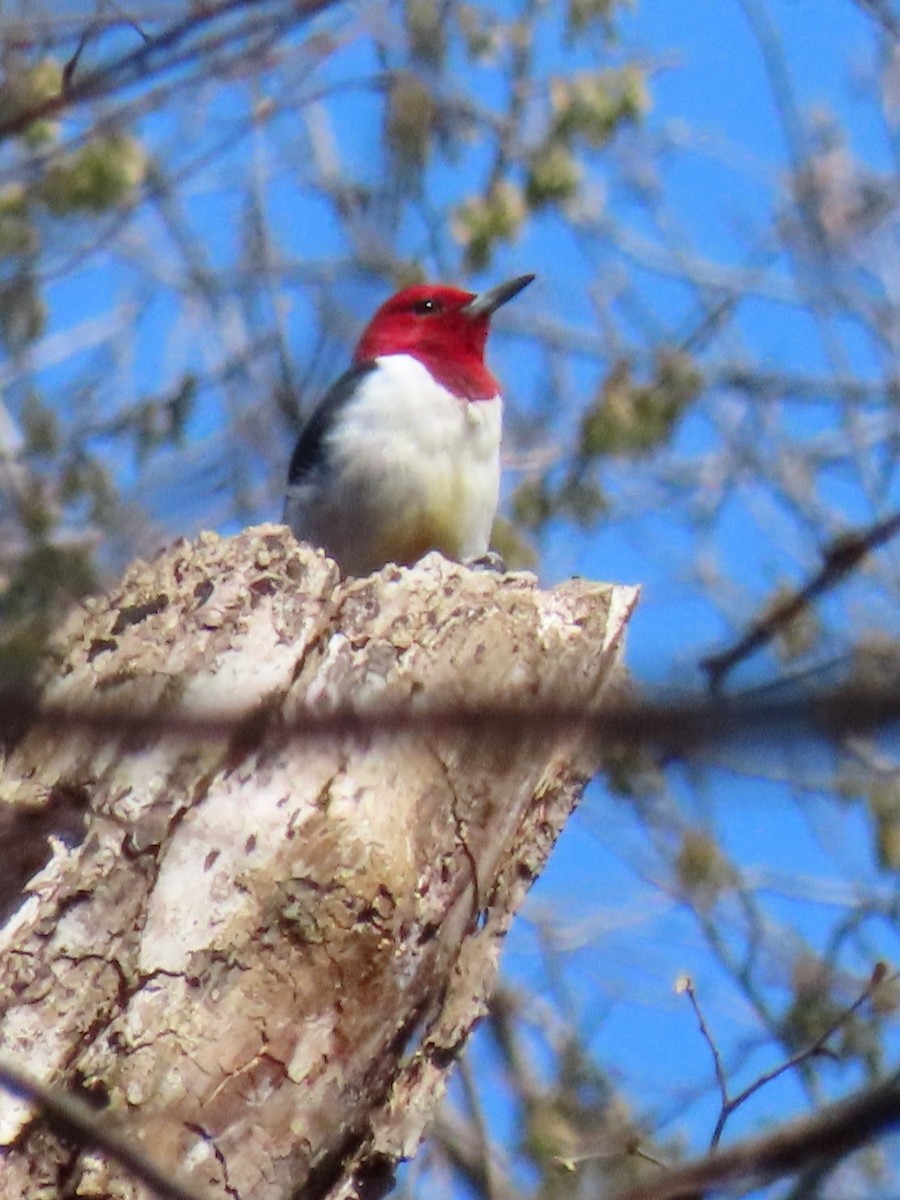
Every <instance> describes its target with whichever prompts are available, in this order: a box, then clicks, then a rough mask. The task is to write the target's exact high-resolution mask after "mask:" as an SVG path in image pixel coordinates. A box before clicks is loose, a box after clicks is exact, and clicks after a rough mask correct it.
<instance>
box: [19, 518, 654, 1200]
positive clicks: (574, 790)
mask: <svg viewBox="0 0 900 1200" xmlns="http://www.w3.org/2000/svg"><path fill="white" fill-rule="evenodd" d="M635 599H636V593H635V591H634V589H631V588H617V587H611V586H607V585H599V584H591V583H586V582H581V581H574V582H571V583H568V584H565V585H563V586H561V587H558V588H556V589H554V590H553V591H548V592H543V591H540V590H538V588H537V586H536V581H535V580H534V578H533V577H532V576H530V575H522V574H514V575H506V576H496V575H492V574H490V573H484V572H475V571H471V570H469V569H467V568H465V567H462V566H460V565H457V564H454V563H450V562H447V561H446V560H444V559H442V558H440V557H439V556H437V555H432V556H429V557H428V558H427V559H425V560H424V561H423V563H421V564H420V565H419V566H418V567H416V568H414V569H411V570H399V569H396V568H386V569H385V570H384V571H382V572H381V573H380V574H378V575H375V576H372V577H371V578H368V579H361V580H350V581H341V580H340V578H339V576H338V573H337V570H336V568H335V566H334V564H333V563H331V562H330V561H329V560H328V559H326V558H325V557H324V556H322V555H321V554H320V553H316V552H313V551H311V550H309V549H308V548H306V547H304V546H301V545H298V544H297V543H296V542H295V541H294V539H293V538H292V537H291V536H290V534H289V533H288V532H287V531H286V530H284V529H282V528H280V527H274V526H271V527H261V528H258V529H252V530H248V531H246V532H245V533H243V534H241V535H240V536H238V537H236V538H232V539H220V538H218V537H215V536H213V535H210V534H207V535H203V536H201V537H200V538H199V539H198V540H197V541H195V542H193V543H187V542H180V543H178V544H176V545H175V546H174V547H172V548H170V549H169V550H167V551H166V552H164V553H163V554H162V555H160V556H159V557H158V558H157V559H156V560H155V561H153V562H151V563H143V562H138V563H136V564H135V565H134V566H132V567H131V569H130V570H129V571H128V573H127V574H126V576H125V578H124V580H123V582H122V584H121V586H119V587H118V588H117V589H116V590H115V591H113V592H112V593H111V594H109V595H108V596H106V597H104V598H100V599H94V600H91V601H88V602H87V604H85V605H84V607H83V608H82V609H80V610H78V611H77V612H76V613H75V614H74V615H73V616H72V617H71V619H70V620H69V621H68V622H67V624H66V626H65V627H64V629H63V630H62V632H61V634H60V636H59V638H58V639H57V643H56V663H55V670H54V673H53V676H52V678H51V680H50V682H49V683H48V684H47V687H46V691H45V696H46V699H47V701H48V702H49V703H52V704H57V705H58V704H68V705H71V706H75V707H77V706H81V709H82V710H83V709H84V708H85V707H90V706H91V705H95V706H96V705H101V706H104V707H103V711H104V712H110V711H119V712H122V713H124V714H126V715H129V716H131V717H133V716H134V714H135V713H137V714H145V713H146V714H150V715H151V716H152V715H153V714H155V715H156V717H157V718H164V721H161V720H159V719H157V720H156V721H155V722H154V721H152V720H151V721H150V723H149V724H148V726H147V729H146V731H145V732H144V733H143V734H136V733H135V732H134V730H133V729H132V730H131V731H130V732H129V733H128V734H127V735H125V734H123V733H122V731H121V730H117V729H116V727H115V722H114V720H111V721H110V728H109V730H108V736H104V737H101V736H99V735H98V734H97V733H96V731H95V732H91V733H85V732H84V730H82V732H81V733H80V734H73V731H72V730H71V729H66V730H56V731H53V730H49V731H48V730H47V729H46V728H43V727H34V728H32V729H30V730H29V731H28V732H26V734H25V735H24V737H23V738H22V739H21V741H20V742H19V744H18V745H17V746H16V747H15V749H14V750H12V751H11V753H10V754H9V755H8V757H7V759H6V761H5V764H4V767H3V771H2V774H0V801H2V805H3V812H4V813H5V816H4V822H5V826H6V827H7V828H10V827H12V826H10V825H9V822H10V821H12V822H13V826H14V824H15V820H16V817H17V816H18V815H21V816H23V818H26V817H27V818H29V819H32V821H33V816H34V813H35V812H40V811H42V810H45V809H46V810H48V811H52V809H53V806H54V805H60V804H61V802H62V801H63V800H65V801H66V805H64V806H63V807H64V808H65V811H66V812H67V813H68V812H70V810H71V809H72V808H74V809H76V810H78V809H79V808H83V810H84V813H85V832H84V835H83V836H80V830H79V828H78V824H77V823H74V824H73V822H72V821H71V820H69V823H68V826H67V836H66V837H65V838H62V837H58V838H57V837H54V838H51V840H50V849H51V853H50V856H49V861H47V863H46V865H45V866H44V867H43V868H42V869H41V870H40V871H39V872H38V873H37V874H36V875H34V877H33V878H32V879H31V881H30V883H29V885H28V888H27V893H26V895H25V897H24V898H23V899H22V901H21V902H20V903H19V904H18V906H17V907H14V909H13V911H12V914H11V915H10V916H9V919H8V920H7V923H6V926H5V929H4V930H3V931H2V933H0V1013H2V1019H0V1053H2V1054H3V1055H5V1056H6V1057H7V1058H8V1059H9V1060H11V1061H14V1062H15V1063H17V1064H19V1065H20V1066H21V1067H23V1068H24V1069H26V1070H28V1071H30V1072H31V1073H32V1075H33V1076H34V1077H35V1078H37V1079H38V1080H40V1081H41V1082H43V1083H45V1084H47V1085H50V1086H51V1087H54V1088H57V1089H60V1090H63V1089H66V1090H70V1091H71V1090H74V1091H75V1092H76V1093H77V1094H80V1095H81V1096H83V1097H86V1098H88V1099H90V1100H91V1102H92V1103H93V1104H94V1105H95V1106H96V1108H97V1111H98V1112H100V1113H102V1114H103V1115H104V1119H108V1120H109V1122H110V1127H111V1128H115V1129H117V1130H119V1131H121V1132H124V1133H125V1134H126V1135H127V1136H128V1138H129V1139H133V1141H134V1142H135V1143H136V1144H137V1145H139V1146H143V1147H144V1148H145V1150H146V1152H147V1154H148V1156H149V1157H150V1158H151V1159H152V1160H153V1162H154V1163H156V1164H158V1165H160V1166H162V1167H163V1168H164V1169H166V1170H171V1171H172V1173H173V1174H174V1175H176V1176H177V1177H178V1178H179V1179H180V1180H182V1181H184V1182H185V1183H186V1184H187V1185H188V1186H189V1187H191V1188H193V1189H195V1190H196V1192H197V1193H198V1194H199V1195H203V1196H210V1197H225V1196H231V1197H239V1198H241V1200H250V1197H252V1198H253V1200H286V1198H287V1197H290V1196H302V1197H304V1198H308V1200H313V1198H315V1200H319V1198H323V1200H324V1198H325V1197H329V1198H336V1197H351V1196H366V1197H370V1196H375V1195H379V1194H383V1192H384V1190H385V1189H386V1187H387V1186H388V1185H389V1183H390V1180H391V1178H392V1172H393V1168H394V1166H395V1165H396V1162H397V1161H398V1160H399V1159H400V1158H402V1157H404V1156H408V1155H410V1154H412V1152H413V1151H414V1150H415V1148H416V1145H417V1143H418V1141H419V1139H420V1137H421V1135H422V1132H423V1129H424V1127H425V1125H426V1123H427V1121H428V1119H429V1117H430V1116H431V1114H432V1113H433V1111H434V1107H435V1104H436V1102H437V1100H438V1098H439V1096H440V1093H441V1091H442V1088H443V1086H444V1083H445V1080H446V1076H447V1073H448V1071H449V1069H450V1068H451V1066H452V1063H453V1061H454V1060H455V1058H456V1057H457V1055H458V1053H459V1052H460V1050H461V1048H462V1046H463V1044H464V1043H465V1041H466V1038H467V1036H468V1035H469V1033H470V1031H471V1030H472V1028H473V1025H474V1024H475V1023H476V1021H477V1020H478V1018H479V1016H480V1015H482V1013H483V1011H484V1001H485V997H486V995H487V994H488V992H489V990H490V988H491V986H492V984H493V981H494V978H495V973H496V967H497V959H498V955H499V951H500V947H501V943H502V940H503V937H504V934H505V932H506V930H507V928H508V926H509V922H510V920H511V918H512V915H513V913H514V912H515V911H516V909H517V908H518V907H519V905H520V904H521V902H522V899H523V897H524V895H525V892H526V891H527V889H528V887H529V886H530V884H531V883H532V881H533V880H534V878H535V877H536V876H537V874H538V873H539V871H540V870H541V867H542V866H543V863H544V861H545V859H546V857H547V855H548V853H549V851H550V849H551V847H552V845H553V842H554V840H555V839H556V837H557V835H558V834H559V832H560V830H561V828H562V826H563V824H564V823H565V820H566V818H567V816H568V815H569V813H570V812H571V810H572V808H573V807H574V805H575V804H576V802H577V800H578V796H579V793H580V789H581V787H582V785H583V782H584V779H585V778H586V775H587V774H588V773H589V772H590V770H591V768H592V767H593V766H594V765H595V748H593V747H590V746H588V745H587V744H586V742H585V739H584V737H583V731H579V730H577V729H567V730H560V729H559V728H553V729H548V730H546V731H544V732H542V733H541V734H540V735H536V734H535V733H534V732H533V731H532V732H518V733H512V732H510V733H507V734H505V735H503V736H502V737H498V736H489V737H488V736H484V734H483V733H481V734H480V733H479V731H478V730H474V729H471V728H468V729H461V730H456V731H454V730H453V729H452V728H434V729H419V730H415V731H410V730H407V731H406V732H402V731H401V732H398V731H396V730H394V731H393V732H390V733H388V732H386V731H384V730H381V731H379V730H377V729H373V730H372V731H371V732H359V731H358V730H357V731H355V732H353V733H347V734H344V735H339V734H334V735H332V736H328V737H324V736H319V737H317V738H309V737H305V738H302V737H301V738H298V737H296V736H293V735H292V731H291V730H290V728H289V726H290V722H291V719H292V716H294V715H295V714H298V713H302V712H305V711H307V710H309V709H312V710H314V711H328V710H331V709H333V708H341V707H342V706H347V705H350V706H352V707H353V709H354V710H355V711H357V712H363V713H365V712H373V713H374V712H377V711H378V710H379V709H380V708H382V707H383V706H385V705H388V706H390V707H391V708H393V709H396V708H397V707H398V706H403V705H408V706H409V707H410V708H411V709H412V710H414V711H415V710H421V709H422V708H423V706H434V705H435V704H438V703H440V704H442V705H449V706H453V705H458V704H460V703H465V704H467V705H471V704H477V703H498V704H509V703H511V702H528V703H530V704H533V705H536V706H538V708H540V706H541V705H542V704H547V703H553V702H557V703H558V702H561V701H564V702H566V703H570V704H577V705H584V706H585V707H587V708H595V707H596V706H597V705H599V704H601V703H603V702H604V697H607V696H609V695H610V689H611V688H614V686H615V684H616V681H617V679H619V678H620V668H619V667H618V666H617V663H618V660H619V650H620V644H621V636H622V631H623V627H624V624H625V623H626V621H627V618H628V616H629V614H630V612H631V609H632V607H633V605H634V603H635ZM210 710H212V711H217V712H223V711H231V712H233V713H234V714H235V716H245V715H246V714H247V712H248V711H249V712H253V713H254V714H255V716H254V718H253V719H252V720H250V721H246V720H245V721H243V722H242V723H241V725H240V728H239V729H238V731H237V732H235V731H234V730H232V731H231V735H230V737H222V736H220V737H215V736H212V734H211V733H210V734H207V735H205V736H204V737H202V738H198V739H191V738H185V737H183V736H169V735H167V734H165V733H164V732H163V731H162V728H161V726H162V725H165V724H168V725H169V726H170V727H171V726H172V723H173V722H174V723H175V724H177V722H178V720H179V718H183V717H184V716H185V715H186V716H190V715H191V714H195V713H198V712H206V711H210ZM38 824H39V823H38ZM73 830H74V832H73ZM79 839H80V840H79ZM32 849H33V847H32ZM0 1146H2V1147H5V1150H4V1152H3V1158H2V1159H0V1194H2V1195H3V1196H4V1197H6V1198H7V1200H14V1198H19V1197H29V1198H37V1197H41V1200H50V1198H52V1197H56V1196H63V1195H65V1196H78V1197H95V1198H96V1197H133V1198H137V1197H144V1196H147V1195H149V1194H150V1192H149V1189H148V1188H147V1187H146V1186H145V1185H144V1184H141V1183H139V1182H136V1181H135V1180H134V1178H133V1177H132V1176H129V1175H128V1173H127V1172H126V1171H125V1169H124V1168H123V1167H122V1166H120V1165H119V1164H118V1163H116V1162H115V1161H113V1160H112V1159H111V1158H110V1157H109V1156H108V1155H107V1154H106V1153H105V1152H103V1151H102V1150H98V1149H97V1148H96V1147H85V1146H83V1145H78V1144H77V1143H76V1141H75V1140H73V1139H71V1138H70V1137H69V1138H67V1137H64V1136H60V1135H59V1134H58V1133H56V1132H54V1130H53V1128H52V1127H51V1124H50V1123H49V1122H48V1121H47V1119H46V1116H45V1115H44V1114H42V1113H40V1112H39V1111H35V1107H34V1106H33V1105H30V1104H29V1103H27V1102H25V1101H23V1100H22V1099H17V1098H13V1097H11V1096H9V1095H6V1094H0Z"/></svg>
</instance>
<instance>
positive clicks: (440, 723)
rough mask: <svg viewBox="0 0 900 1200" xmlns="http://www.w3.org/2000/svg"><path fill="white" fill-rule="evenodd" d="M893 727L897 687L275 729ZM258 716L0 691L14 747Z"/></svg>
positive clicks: (226, 735) (744, 738) (762, 734)
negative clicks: (46, 734)
mask: <svg viewBox="0 0 900 1200" xmlns="http://www.w3.org/2000/svg"><path fill="white" fill-rule="evenodd" d="M898 721H900V693H898V691H897V689H896V687H894V686H885V687H863V686H847V687H839V688H834V689H831V690H828V691H821V692H818V693H812V694H810V693H805V694H804V695H802V696H798V697H791V698H787V699H772V698H771V697H769V696H768V695H760V694H753V695H748V696H747V697H744V698H735V699H728V698H725V697H721V696H719V697H716V698H715V699H714V700H709V699H706V698H694V697H685V698H675V699H673V700H659V701H652V700H650V701H642V702H631V703H620V704H616V705H611V706H610V707H609V708H607V709H605V710H603V711H602V712H597V711H589V710H586V709H584V708H582V707H580V706H577V705H567V704H548V703H546V702H541V703H540V704H536V705H524V704H515V705H508V704H489V705H485V704H483V703H480V704H476V705H471V706H469V705H465V704H460V703H459V702H458V700H456V699H454V700H453V701H452V702H451V703H448V704H447V705H446V706H444V705H441V704H440V703H438V702H435V701H432V702H431V703H429V705H428V706H419V707H415V708H411V707H408V706H402V707H401V706H396V705H385V706H384V707H380V708H378V709H368V710H365V711H362V710H359V709H354V708H350V707H340V708H335V709H331V710H323V709H320V708H315V709H312V708H310V709H302V710H300V711H298V712H296V713H295V714H293V715H292V716H291V717H290V719H288V720H286V721H284V722H283V723H282V724H281V725H280V727H279V728H280V732H281V733H282V734H284V735H286V736H288V737H292V738H298V739H312V740H320V739H328V738H347V737H363V736H365V737H372V736H378V737H392V736H395V735H397V734H400V733H408V732H427V733H435V732H462V733H466V734H469V735H474V736H481V737H483V738H485V739H496V738H503V737H513V736H518V735H520V734H522V733H527V732H534V733H548V734H550V733H555V732H558V731H559V730H575V731H583V732H586V733H594V734H595V735H596V736H597V737H602V738H604V739H605V740H608V741H610V742H623V743H626V744H634V745H646V746H655V747H657V748H658V749H660V750H662V751H664V752H665V753H666V754H668V755H671V756H675V757H678V756H682V755H688V754H691V753H692V752H694V751H697V750H699V749H701V748H705V747H709V746H711V745H721V744H724V743H727V742H730V741H732V740H734V739H736V738H740V740H741V743H742V745H746V744H747V742H748V740H749V741H751V742H752V741H759V742H761V743H765V744H766V745H777V744H779V743H782V742H790V743H795V741H796V739H797V737H798V736H805V737H808V738H817V739H825V740H828V741H831V740H833V739H834V738H836V737H838V736H842V735H846V734H860V733H868V732H873V731H876V730H879V729H883V728H885V727H886V726H889V725H893V724H895V723H897V722H898ZM266 725H267V715H266V712H265V711H261V710H260V709H259V708H252V707H248V708H247V709H244V710H240V709H235V708H234V707H231V708H228V709H213V708H208V709H199V708H198V709H195V710H194V711H192V712H184V711H181V710H179V711H178V712H171V711H169V712H167V711H166V710H165V709H155V708H147V709H146V710H144V711H141V710H140V709H139V708H133V709H130V710H128V709H124V708H123V707H122V706H121V705H116V704H114V703H109V704H106V703H103V702H102V701H97V702H91V703H90V704H78V703H59V702H42V701H40V700H39V699H38V698H37V696H36V695H35V694H34V693H29V692H28V691H27V690H26V689H23V688H21V687H16V686H11V687H5V688H2V687H0V739H3V740H7V741H9V740H15V739H16V738H17V737H19V736H20V735H21V734H22V733H23V732H24V731H25V730H26V729H28V728H31V727H36V726H42V727H45V728H46V729H48V730H52V732H53V734H54V735H56V736H60V735H65V734H68V735H71V736H73V737H74V736H79V737H80V736H84V735H89V736H90V737H92V738H94V739H97V740H101V741H102V740H114V739H118V738H129V737H134V736H139V737H142V738H146V737H148V736H150V735H158V736H160V737H167V738H173V739H177V740H187V741H196V740H202V741H222V740H228V739H237V740H240V741H244V740H245V739H246V738H248V737H256V736H260V735H261V734H262V732H263V731H264V730H265V728H266Z"/></svg>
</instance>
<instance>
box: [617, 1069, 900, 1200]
mask: <svg viewBox="0 0 900 1200" xmlns="http://www.w3.org/2000/svg"><path fill="white" fill-rule="evenodd" d="M898 1125H900V1072H897V1073H895V1074H893V1075H891V1076H889V1077H888V1078H887V1079H885V1080H884V1082H882V1083H880V1084H876V1085H875V1086H874V1087H871V1088H866V1089H865V1090H864V1091H861V1092H857V1093H856V1095H854V1096H851V1097H850V1098H849V1099H848V1100H843V1101H841V1102H840V1103H838V1104H832V1105H829V1106H828V1107H827V1108H823V1109H822V1110H821V1111H820V1112H817V1113H815V1114H814V1115H813V1116H811V1117H804V1118H802V1119H801V1120H799V1121H792V1122H791V1123H790V1124H789V1125H785V1126H783V1127H782V1128H780V1129H777V1130H775V1132H774V1133H769V1134H766V1135H764V1136H763V1137H758V1138H752V1139H751V1140H749V1141H746V1142H740V1143H739V1144H738V1145H736V1146H732V1147H731V1148H730V1149H728V1150H718V1151H715V1152H714V1153H712V1154H709V1155H707V1156H706V1157H704V1158H700V1159H696V1160H695V1161H693V1162H689V1163H685V1164H684V1166H681V1167H676V1168H674V1169H673V1170H671V1171H669V1172H668V1173H667V1174H666V1175H665V1177H664V1178H662V1179H660V1180H659V1181H658V1182H657V1183H653V1184H650V1185H648V1186H644V1187H638V1188H634V1189H632V1190H630V1191H628V1192H624V1193H621V1194H620V1195H619V1196H618V1197H616V1200H688V1198H689V1197H690V1198H691V1200H696V1197H697V1196H698V1195H700V1196H703V1195H707V1194H711V1193H713V1192H720V1191H722V1190H723V1189H725V1188H727V1187H738V1186H741V1187H748V1186H754V1185H756V1186H758V1185H760V1184H763V1183H766V1182H770V1181H772V1180H775V1179H780V1178H783V1177H784V1176H787V1175H793V1174H794V1173H795V1172H797V1171H804V1170H807V1169H809V1168H810V1167H811V1166H812V1165H813V1164H816V1163H821V1162H835V1161H836V1160H837V1159H839V1158H842V1157H844V1156H845V1155H847V1154H850V1153H852V1152H853V1151H854V1150H858V1149H860V1147H862V1146H865V1145H867V1144H868V1143H869V1142H872V1141H874V1140H875V1139H876V1138H879V1137H882V1136H883V1135H884V1134H886V1133H889V1132H890V1131H891V1130H892V1129H894V1128H896V1127H897V1126H898Z"/></svg>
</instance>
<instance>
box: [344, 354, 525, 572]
mask: <svg viewBox="0 0 900 1200" xmlns="http://www.w3.org/2000/svg"><path fill="white" fill-rule="evenodd" d="M376 363H377V366H376V369H375V370H374V371H372V372H370V373H369V374H368V375H366V376H365V377H364V378H363V379H362V380H361V382H360V386H359V389H358V392H357V394H356V395H354V396H353V398H352V400H350V401H349V402H348V403H347V404H346V406H345V407H344V409H343V411H342V413H341V416H340V419H339V420H338V421H336V422H335V426H334V428H333V429H332V430H331V431H330V432H329V435H328V457H329V460H330V463H331V464H332V468H333V481H334V486H335V487H336V488H337V489H338V494H336V495H335V496H332V497H329V498H328V499H329V501H330V502H332V503H331V504H329V505H328V507H331V508H332V509H333V507H334V505H335V504H336V505H337V506H338V507H339V508H340V509H341V510H344V511H342V512H341V513H340V517H341V520H342V521H343V518H344V516H345V514H346V513H347V512H349V516H350V523H351V526H352V528H344V529H342V530H341V531H340V532H339V533H338V534H337V535H336V536H337V537H338V538H339V539H342V540H343V541H344V542H345V543H346V550H345V553H344V554H343V555H342V554H341V553H340V552H339V551H338V550H337V549H335V552H336V553H337V556H338V558H341V557H343V558H345V559H347V558H349V559H351V560H354V561H353V563H352V565H350V567H349V569H351V570H361V569H362V568H363V567H365V566H367V563H365V562H363V560H364V559H366V558H370V559H371V561H373V562H375V561H376V560H377V559H379V558H380V559H381V562H386V561H391V560H393V561H399V562H404V561H411V560H413V559H414V558H415V557H418V556H419V554H421V553H424V551H425V550H427V549H432V548H434V549H440V550H443V551H444V552H445V553H446V554H449V555H451V556H452V557H455V558H469V557H475V556H478V555H481V554H484V553H485V551H486V550H487V548H488V543H489V540H490V534H491V525H492V523H493V519H494V514H495V512H496V509H497V498H498V493H499V486H500V433H501V417H502V403H501V400H500V397H499V396H495V397H493V398H492V399H490V400H475V401H470V400H464V399H461V398H460V397H458V396H456V395H454V394H453V393H452V392H450V391H448V390H447V388H445V387H444V386H443V385H442V384H440V383H438V382H437V381H436V380H435V379H434V377H433V376H432V375H431V373H430V372H429V371H428V369H427V368H426V367H425V366H424V365H423V364H422V363H420V362H419V361H418V360H417V359H415V358H413V357H411V356H410V355H406V354H396V355H385V356H383V357H381V358H379V359H377V360H376ZM321 499H323V498H321V497H320V500H321ZM332 524H333V522H332ZM332 541H334V538H332ZM363 543H365V544H366V546H367V549H366V550H364V548H363ZM378 565H380V563H379V564H378Z"/></svg>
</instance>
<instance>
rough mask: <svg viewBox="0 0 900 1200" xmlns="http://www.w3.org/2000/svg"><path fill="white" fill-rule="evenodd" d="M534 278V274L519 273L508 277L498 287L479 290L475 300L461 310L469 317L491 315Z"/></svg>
mask: <svg viewBox="0 0 900 1200" xmlns="http://www.w3.org/2000/svg"><path fill="white" fill-rule="evenodd" d="M533 279H534V276H533V275H519V276H517V277H516V278H515V279H508V280H507V281H506V283H498V284H497V286H496V287H492V288H489V289H488V290H487V291H486V292H479V294H478V295H477V296H476V297H475V298H474V300H470V301H469V303H468V304H465V305H463V307H462V309H461V310H460V311H461V312H464V313H465V314H466V315H467V316H469V317H489V316H490V315H491V314H492V313H495V312H496V311H497V309H498V308H499V307H500V306H501V305H502V304H506V302H507V301H508V300H512V298H513V296H518V294H519V292H521V291H522V289H523V288H527V287H528V285H529V283H531V281H532V280H533Z"/></svg>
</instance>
